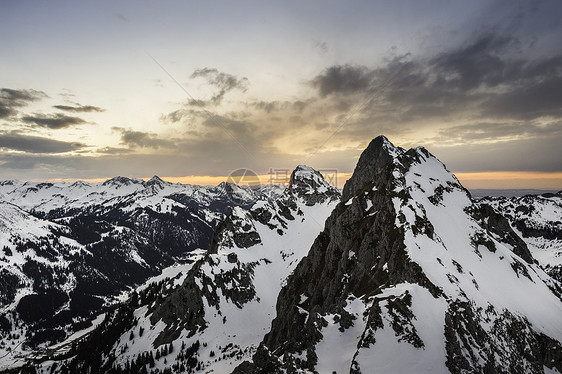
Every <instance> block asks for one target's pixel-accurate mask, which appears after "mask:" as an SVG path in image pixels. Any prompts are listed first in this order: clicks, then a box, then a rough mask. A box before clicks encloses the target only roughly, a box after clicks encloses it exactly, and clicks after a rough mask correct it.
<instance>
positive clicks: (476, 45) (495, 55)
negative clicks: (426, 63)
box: [430, 33, 521, 91]
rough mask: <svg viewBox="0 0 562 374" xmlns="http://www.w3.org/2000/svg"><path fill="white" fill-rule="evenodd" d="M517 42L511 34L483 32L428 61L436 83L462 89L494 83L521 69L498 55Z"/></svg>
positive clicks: (508, 77)
mask: <svg viewBox="0 0 562 374" xmlns="http://www.w3.org/2000/svg"><path fill="white" fill-rule="evenodd" d="M517 44H518V42H517V40H515V39H514V38H512V37H506V36H503V35H497V34H493V33H490V34H486V35H482V36H480V37H478V38H477V39H476V40H471V41H469V42H468V43H467V45H465V46H463V47H461V48H458V49H456V50H452V51H449V52H446V53H443V54H441V55H439V56H437V57H436V58H434V59H433V60H432V61H431V62H430V67H431V69H432V71H433V72H434V74H435V75H436V76H437V84H439V85H440V84H444V85H445V86H447V87H450V88H458V89H460V90H462V91H466V90H471V89H474V88H478V87H479V86H480V85H486V86H490V87H494V86H497V85H498V84H501V83H503V82H505V81H506V80H510V78H511V77H513V76H516V75H517V74H518V73H519V72H520V69H521V67H520V63H519V62H518V61H517V62H515V61H508V60H506V59H504V58H502V57H501V55H502V53H504V52H506V51H509V50H510V48H512V47H513V46H514V45H517Z"/></svg>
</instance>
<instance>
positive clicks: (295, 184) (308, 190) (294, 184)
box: [289, 165, 340, 204]
mask: <svg viewBox="0 0 562 374" xmlns="http://www.w3.org/2000/svg"><path fill="white" fill-rule="evenodd" d="M289 190H290V191H293V192H295V193H296V194H297V195H298V196H300V197H303V198H305V199H307V200H308V201H309V203H310V204H315V203H316V202H319V201H323V200H324V199H328V198H329V199H332V200H335V199H339V197H340V192H339V191H338V190H337V189H336V188H335V187H332V186H330V184H329V183H328V182H326V180H325V179H324V177H323V176H322V174H321V173H320V172H319V171H317V170H315V169H313V168H311V167H310V166H306V165H299V166H297V167H296V168H295V170H293V172H292V173H291V178H290V182H289Z"/></svg>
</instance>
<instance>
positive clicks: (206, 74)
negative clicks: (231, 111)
mask: <svg viewBox="0 0 562 374" xmlns="http://www.w3.org/2000/svg"><path fill="white" fill-rule="evenodd" d="M191 78H192V79H193V78H204V79H205V80H206V81H207V83H208V84H210V85H211V86H214V87H216V88H217V89H218V92H216V93H215V94H213V97H212V98H211V99H210V100H209V102H210V103H211V104H214V105H219V104H220V103H221V102H222V99H223V98H224V95H226V93H228V92H229V91H232V90H235V89H236V90H240V91H242V92H245V91H246V89H247V88H248V83H249V82H248V78H245V77H243V78H237V77H235V76H234V75H231V74H227V73H223V72H220V71H218V70H217V69H215V68H203V69H198V70H195V71H194V72H193V74H191ZM192 105H199V101H196V102H194V103H192Z"/></svg>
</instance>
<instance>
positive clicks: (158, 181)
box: [146, 175, 166, 186]
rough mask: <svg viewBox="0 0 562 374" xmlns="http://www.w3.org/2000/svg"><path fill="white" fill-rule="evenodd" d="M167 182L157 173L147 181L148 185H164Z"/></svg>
mask: <svg viewBox="0 0 562 374" xmlns="http://www.w3.org/2000/svg"><path fill="white" fill-rule="evenodd" d="M165 184H166V182H165V181H163V180H162V179H161V178H160V177H159V176H157V175H155V176H153V177H152V178H150V179H149V180H148V182H146V185H147V186H164V185H165Z"/></svg>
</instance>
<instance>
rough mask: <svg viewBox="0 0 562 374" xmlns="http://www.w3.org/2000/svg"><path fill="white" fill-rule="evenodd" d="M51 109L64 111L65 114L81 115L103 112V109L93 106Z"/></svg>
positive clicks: (61, 106) (62, 106)
mask: <svg viewBox="0 0 562 374" xmlns="http://www.w3.org/2000/svg"><path fill="white" fill-rule="evenodd" d="M53 108H56V109H59V110H64V111H67V112H74V113H83V112H105V109H103V108H100V107H97V106H93V105H79V104H76V105H75V106H71V105H53Z"/></svg>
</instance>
